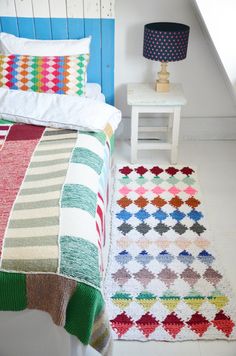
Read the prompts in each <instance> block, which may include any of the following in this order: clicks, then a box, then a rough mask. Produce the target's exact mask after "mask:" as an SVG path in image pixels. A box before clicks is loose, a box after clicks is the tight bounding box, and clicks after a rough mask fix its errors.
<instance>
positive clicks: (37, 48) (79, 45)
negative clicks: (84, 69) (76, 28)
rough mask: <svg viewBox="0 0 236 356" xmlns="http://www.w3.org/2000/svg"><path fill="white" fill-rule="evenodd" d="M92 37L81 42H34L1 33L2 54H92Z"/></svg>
mask: <svg viewBox="0 0 236 356" xmlns="http://www.w3.org/2000/svg"><path fill="white" fill-rule="evenodd" d="M90 42H91V36H90V37H86V38H82V39H80V40H32V39H29V38H20V37H16V36H14V35H11V34H9V33H5V32H1V33H0V50H1V53H2V54H20V55H24V54H25V55H28V56H70V55H77V54H87V53H90Z"/></svg>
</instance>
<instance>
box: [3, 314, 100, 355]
mask: <svg viewBox="0 0 236 356" xmlns="http://www.w3.org/2000/svg"><path fill="white" fill-rule="evenodd" d="M0 355H1V356H100V354H99V353H98V352H97V351H96V350H94V349H93V348H92V347H91V346H87V347H86V346H84V345H83V344H82V343H81V342H80V341H79V340H78V339H77V338H76V337H75V336H71V335H70V334H68V333H67V332H66V331H65V330H64V329H63V328H62V327H58V326H56V325H55V324H54V323H53V322H52V319H51V317H50V315H49V314H47V313H45V312H42V311H37V310H24V311H20V312H0Z"/></svg>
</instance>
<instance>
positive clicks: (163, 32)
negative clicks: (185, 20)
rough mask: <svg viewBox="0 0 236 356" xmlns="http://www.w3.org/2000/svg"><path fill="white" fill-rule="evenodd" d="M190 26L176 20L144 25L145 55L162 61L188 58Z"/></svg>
mask: <svg viewBox="0 0 236 356" xmlns="http://www.w3.org/2000/svg"><path fill="white" fill-rule="evenodd" d="M189 30H190V28H189V26H187V25H183V24H180V23H174V22H156V23H149V24H147V25H145V26H144V43H143V55H144V57H145V58H148V59H151V60H153V61H160V62H176V61H181V60H182V59H184V58H186V55H187V48H188V38H189Z"/></svg>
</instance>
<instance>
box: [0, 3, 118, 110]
mask: <svg viewBox="0 0 236 356" xmlns="http://www.w3.org/2000/svg"><path fill="white" fill-rule="evenodd" d="M114 2H115V0H0V31H3V32H8V33H11V34H14V35H16V36H19V37H26V38H35V39H79V38H82V37H87V36H89V35H91V36H92V43H91V57H90V63H89V67H88V82H91V83H92V82H93V83H99V84H100V85H101V86H102V91H103V93H104V95H105V97H106V101H107V103H109V104H112V105H113V104H114V31H115V20H114Z"/></svg>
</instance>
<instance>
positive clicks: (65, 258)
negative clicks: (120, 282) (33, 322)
mask: <svg viewBox="0 0 236 356" xmlns="http://www.w3.org/2000/svg"><path fill="white" fill-rule="evenodd" d="M111 135H112V130H111V129H110V127H107V128H106V130H105V131H104V132H100V133H90V132H81V133H80V132H78V133H77V132H75V131H71V130H58V129H51V128H42V127H40V128H39V127H36V126H31V125H15V124H14V125H12V126H11V127H10V129H9V131H8V135H6V138H5V141H4V145H3V148H2V150H1V152H0V163H1V165H2V164H3V167H4V170H3V171H4V174H3V178H2V179H1V178H0V187H2V189H1V191H0V193H1V194H0V197H1V199H2V200H3V204H2V205H1V208H0V209H2V210H4V209H5V210H4V211H0V214H1V215H2V216H4V217H5V219H4V221H3V222H2V221H1V230H0V233H1V235H0V237H2V240H3V236H4V241H3V246H4V248H3V249H2V254H1V272H0V282H1V288H0V291H1V292H0V294H1V295H0V302H1V301H2V302H1V303H0V309H1V310H22V309H25V308H26V307H27V308H29V309H39V310H44V311H47V312H48V313H49V314H50V315H51V316H52V319H53V321H54V323H55V324H57V325H60V326H64V327H65V329H66V330H67V331H69V332H71V333H72V334H74V335H77V336H78V337H79V339H80V340H81V341H82V342H83V343H85V344H88V343H89V342H90V339H91V338H92V335H93V328H94V326H95V325H96V323H97V322H98V321H99V322H100V323H101V322H103V324H104V325H103V328H100V329H99V330H100V331H101V333H102V334H101V333H100V331H99V332H97V331H96V333H95V334H96V335H97V336H93V342H95V343H96V345H97V346H98V348H99V349H104V353H105V352H106V351H105V350H106V349H107V348H108V344H110V332H109V327H108V323H106V322H105V320H106V318H105V313H101V311H102V310H104V302H103V298H102V296H101V293H100V279H101V277H100V271H101V266H102V245H103V244H104V237H103V236H104V214H105V210H106V186H107V170H108V167H109V158H110V138H111ZM19 152H20V154H21V156H22V158H23V159H22V161H23V165H22V164H21V163H22V162H20V161H19ZM9 154H11V156H10V157H11V159H10V158H9ZM12 167H14V175H12ZM88 177H89V179H88ZM6 179H7V182H8V183H7V186H6V184H5V182H6ZM6 187H14V189H12V190H13V193H12V194H8V191H9V189H6ZM78 222H79V223H78ZM80 222H81V223H80ZM88 227H89V228H88ZM6 272H7V274H6ZM15 272H17V273H15ZM81 282H83V283H85V284H82V283H81ZM11 287H12V288H15V287H16V290H15V293H16V294H15V293H13V296H12V288H11ZM91 291H92V292H91ZM52 292H53V293H52ZM14 295H15V296H14ZM51 295H53V300H52V297H51ZM86 305H87V306H88V308H87V309H86V308H85V306H86ZM80 306H81V307H80ZM75 316H76V317H75ZM103 320H104V321H103ZM94 323H95V324H94ZM82 325H83V326H82ZM98 340H100V341H98ZM101 345H102V346H101Z"/></svg>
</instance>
